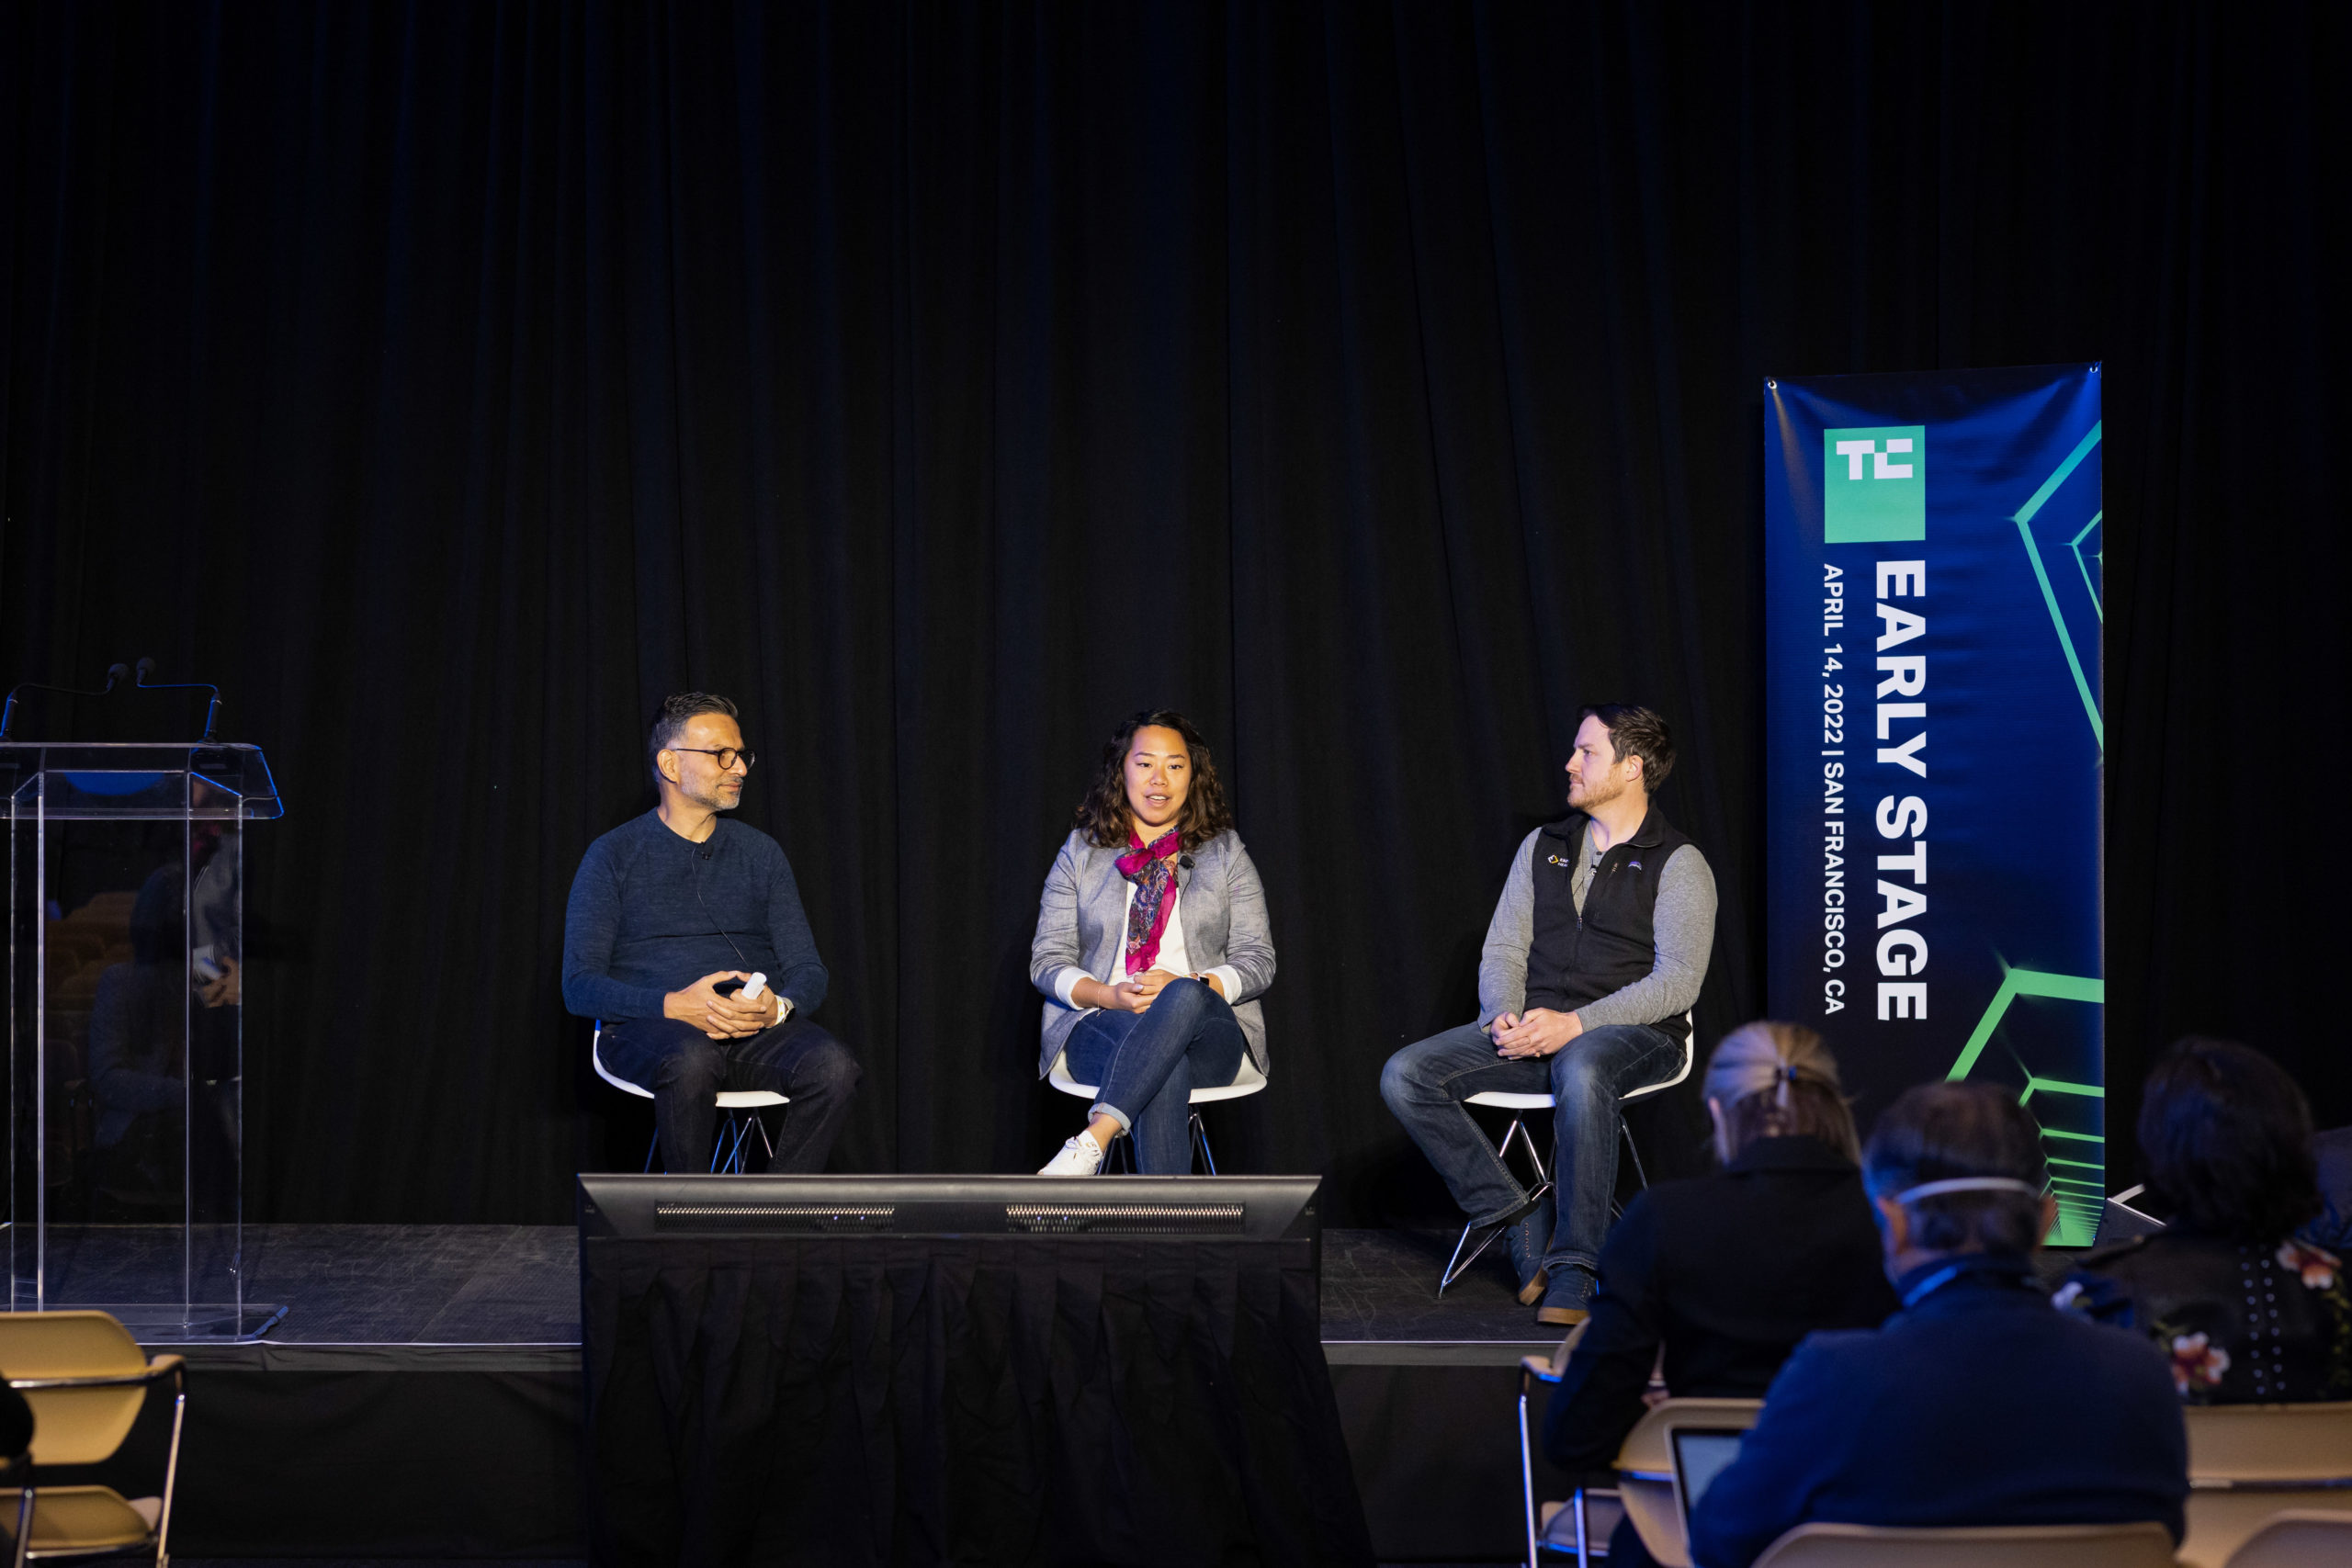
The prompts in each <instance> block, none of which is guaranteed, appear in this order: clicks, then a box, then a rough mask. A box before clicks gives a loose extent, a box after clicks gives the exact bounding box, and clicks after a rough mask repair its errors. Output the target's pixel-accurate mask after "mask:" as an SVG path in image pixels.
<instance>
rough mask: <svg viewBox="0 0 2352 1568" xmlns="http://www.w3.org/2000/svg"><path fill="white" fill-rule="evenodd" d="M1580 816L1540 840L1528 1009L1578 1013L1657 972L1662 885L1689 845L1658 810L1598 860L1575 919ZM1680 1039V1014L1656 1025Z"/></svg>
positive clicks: (1682, 1035)
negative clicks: (1671, 865) (1659, 883)
mask: <svg viewBox="0 0 2352 1568" xmlns="http://www.w3.org/2000/svg"><path fill="white" fill-rule="evenodd" d="M1584 825H1585V817H1584V814H1583V813H1582V812H1578V813H1577V815H1575V816H1573V817H1570V818H1568V819H1567V820H1566V821H1565V822H1555V823H1553V824H1551V825H1550V826H1548V827H1546V828H1545V829H1544V830H1543V831H1541V832H1540V833H1538V834H1536V836H1535V847H1534V861H1535V863H1534V865H1533V866H1532V867H1531V868H1530V869H1531V871H1532V873H1533V874H1534V880H1535V919H1534V931H1533V940H1532V941H1531V942H1529V943H1528V947H1527V1005H1528V1006H1529V1007H1531V1008H1551V1009H1553V1010H1555V1011H1558V1012H1574V1011H1575V1010H1577V1009H1578V1008H1580V1007H1582V1006H1584V1004H1585V1003H1587V1002H1593V1001H1599V1000H1600V998H1603V997H1605V996H1608V995H1609V994H1610V993H1611V992H1612V991H1622V990H1623V989H1624V988H1625V987H1628V986H1630V985H1633V984H1634V982H1635V981H1637V980H1642V979H1645V978H1646V977H1647V976H1648V975H1649V972H1650V971H1651V970H1652V969H1654V968H1656V967H1657V929H1656V927H1655V925H1654V924H1653V923H1652V922H1653V920H1654V919H1655V918H1656V916H1657V881H1658V878H1659V877H1660V876H1662V875H1664V874H1665V873H1666V863H1667V862H1668V860H1670V859H1672V858H1673V856H1674V852H1675V851H1677V850H1679V849H1680V848H1681V847H1682V846H1683V845H1685V844H1687V843H1689V842H1690V841H1691V840H1689V839H1687V838H1685V837H1683V836H1682V833H1681V831H1680V829H1677V828H1676V827H1675V826H1674V824H1673V823H1671V822H1668V820H1667V819H1666V818H1665V817H1664V816H1662V815H1661V814H1660V813H1659V811H1658V809H1657V807H1650V813H1649V815H1648V816H1646V817H1645V818H1642V827H1641V831H1639V832H1637V833H1635V834H1634V836H1633V837H1632V838H1630V839H1628V840H1625V841H1624V842H1623V843H1622V844H1616V845H1612V846H1611V848H1610V850H1609V852H1608V853H1607V854H1604V855H1602V856H1601V857H1600V867H1599V869H1597V870H1595V871H1594V872H1593V874H1592V885H1591V886H1589V887H1588V888H1586V889H1585V895H1584V913H1583V914H1582V915H1578V914H1577V900H1576V894H1575V892H1574V891H1573V888H1572V882H1571V879H1572V878H1573V877H1574V876H1575V875H1576V866H1577V856H1578V855H1580V854H1582V853H1584ZM1656 1022H1657V1027H1658V1028H1660V1029H1663V1030H1665V1031H1666V1032H1668V1033H1669V1034H1671V1035H1673V1036H1674V1037H1675V1038H1676V1039H1678V1040H1680V1039H1683V1038H1685V1037H1686V1034H1687V1029H1686V1026H1685V1025H1684V1023H1683V1021H1682V1015H1681V1014H1680V1013H1677V1014H1675V1015H1674V1016H1673V1017H1672V1018H1661V1019H1658V1020H1657V1021H1656Z"/></svg>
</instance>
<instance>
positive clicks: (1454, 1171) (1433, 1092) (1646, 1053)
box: [1380, 1023, 1686, 1275]
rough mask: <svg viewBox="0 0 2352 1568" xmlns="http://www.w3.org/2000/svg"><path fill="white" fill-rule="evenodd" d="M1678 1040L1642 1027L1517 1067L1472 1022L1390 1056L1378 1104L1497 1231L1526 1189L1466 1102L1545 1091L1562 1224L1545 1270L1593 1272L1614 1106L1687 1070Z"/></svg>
mask: <svg viewBox="0 0 2352 1568" xmlns="http://www.w3.org/2000/svg"><path fill="white" fill-rule="evenodd" d="M1685 1049H1686V1047H1685V1046H1684V1045H1683V1043H1681V1042H1680V1041H1679V1040H1677V1039H1676V1038H1675V1037H1674V1036H1673V1035H1671V1034H1669V1033H1668V1032H1666V1031H1665V1030H1663V1029H1658V1028H1655V1027H1653V1026H1651V1025H1649V1024H1641V1023H1612V1024H1604V1025H1603V1026H1601V1027H1600V1028H1599V1029H1589V1030H1587V1031H1585V1032H1583V1033H1582V1034H1579V1035H1577V1037H1576V1038H1575V1039H1574V1040H1571V1041H1569V1042H1568V1043H1567V1044H1566V1046H1564V1047H1563V1048H1562V1049H1560V1050H1559V1051H1557V1052H1555V1053H1554V1054H1553V1055H1550V1056H1544V1057H1539V1058H1532V1059H1514V1058H1510V1057H1505V1056H1498V1055H1496V1054H1495V1043H1494V1042H1493V1041H1491V1040H1489V1039H1487V1033H1486V1031H1484V1030H1482V1029H1480V1028H1479V1027H1478V1026H1477V1025H1476V1024H1475V1023H1465V1024H1464V1025H1463V1026H1462V1027H1461V1028H1459V1029H1449V1030H1447V1031H1446V1032H1444V1033H1442V1034H1432V1035H1430V1037H1429V1038H1428V1039H1427V1040H1423V1041H1420V1042H1419V1043H1415V1044H1411V1045H1408V1046H1406V1047H1405V1048H1404V1049H1403V1050H1401V1051H1399V1052H1397V1054H1396V1055H1393V1056H1391V1057H1389V1058H1388V1065H1387V1066H1385V1067H1383V1068H1382V1069H1381V1070H1380V1098H1381V1099H1383V1100H1386V1101H1387V1102H1388V1109H1389V1110H1390V1111H1394V1112H1395V1113H1396V1116H1397V1121H1399V1122H1403V1123H1404V1124H1405V1131H1406V1132H1407V1133H1408V1134H1411V1135H1412V1139H1413V1142H1414V1143H1416V1144H1418V1145H1420V1149H1421V1153H1423V1154H1424V1155H1427V1156H1429V1161H1430V1164H1431V1165H1433V1166H1435V1167H1437V1173H1438V1174H1439V1175H1440V1176H1442V1177H1443V1178H1445V1185H1446V1189H1447V1190H1449V1191H1451V1192H1452V1193H1453V1201H1455V1202H1456V1203H1459V1204H1461V1205H1462V1212H1463V1213H1465V1214H1467V1215H1469V1216H1470V1223H1471V1224H1473V1225H1491V1224H1499V1223H1500V1222H1501V1221H1502V1220H1503V1219H1504V1218H1506V1217H1507V1216H1508V1215H1509V1214H1510V1213H1511V1212H1512V1211H1513V1210H1515V1209H1517V1208H1519V1207H1521V1205H1522V1204H1524V1203H1525V1202H1526V1201H1527V1189H1526V1188H1525V1187H1523V1186H1521V1184H1520V1180H1519V1178H1518V1177H1516V1176H1513V1175H1512V1174H1511V1171H1510V1167H1509V1166H1507V1165H1505V1164H1504V1163H1503V1161H1502V1157H1501V1156H1499V1155H1498V1154H1497V1153H1496V1152H1495V1145H1494V1144H1493V1142H1492V1141H1491V1140H1489V1139H1488V1138H1487V1134H1486V1133H1485V1132H1484V1131H1483V1130H1481V1129H1480V1127H1479V1125H1478V1123H1477V1122H1475V1121H1473V1120H1472V1119H1471V1116H1470V1112H1469V1111H1467V1110H1465V1109H1464V1106H1463V1103H1462V1102H1463V1101H1464V1100H1467V1099H1469V1098H1470V1097H1471V1096H1472V1095H1474V1094H1487V1093H1503V1094H1549V1095H1551V1096H1552V1097H1553V1099H1554V1100H1555V1102H1556V1104H1555V1110H1554V1111H1553V1112H1552V1179H1553V1180H1554V1182H1555V1184H1556V1185H1555V1189H1554V1193H1553V1199H1554V1202H1555V1205H1556V1213H1557V1216H1558V1217H1557V1218H1556V1219H1555V1221H1554V1223H1553V1226H1552V1240H1551V1244H1550V1245H1549V1246H1548V1247H1545V1248H1544V1267H1545V1268H1546V1269H1550V1270H1551V1271H1552V1272H1553V1273H1554V1274H1555V1275H1556V1274H1558V1273H1559V1272H1560V1271H1561V1269H1564V1268H1566V1267H1567V1266H1569V1265H1571V1264H1573V1265H1575V1266H1577V1267H1578V1268H1580V1269H1583V1270H1584V1271H1585V1272H1586V1273H1588V1274H1596V1275H1597V1274H1598V1273H1599V1272H1600V1242H1601V1238H1602V1237H1603V1236H1605V1235H1608V1233H1609V1201H1610V1199H1611V1197H1612V1196H1614V1195H1615V1193H1616V1190H1617V1135H1618V1129H1619V1128H1620V1127H1621V1126H1622V1125H1623V1122H1622V1120H1621V1118H1620V1113H1619V1110H1618V1104H1619V1102H1620V1101H1621V1100H1623V1099H1624V1097H1625V1095H1626V1094H1627V1093H1628V1092H1629V1091H1631V1090H1633V1089H1644V1088H1646V1087H1648V1086H1649V1085H1651V1084H1654V1083H1657V1081H1659V1080H1660V1079H1661V1078H1670V1077H1673V1076H1674V1074H1675V1070H1676V1069H1677V1068H1678V1067H1679V1066H1681V1065H1682V1053H1683V1051H1684V1050H1685Z"/></svg>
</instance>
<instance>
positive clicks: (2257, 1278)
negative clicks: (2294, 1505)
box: [2057, 1035, 2352, 1404]
mask: <svg viewBox="0 0 2352 1568" xmlns="http://www.w3.org/2000/svg"><path fill="white" fill-rule="evenodd" d="M2140 1154H2141V1157H2142V1158H2143V1159H2144V1160H2145V1161H2146V1162H2147V1171H2148V1197H2147V1199H2146V1201H2147V1203H2148V1205H2149V1207H2150V1208H2151V1209H2152V1210H2154V1212H2155V1213H2157V1214H2158V1215H2159V1216H2160V1217H2162V1218H2164V1219H2165V1220H2166V1221H2167V1222H2168V1224H2167V1227H2166V1228H2165V1230H2163V1231H2162V1232H2159V1233H2158V1234H2156V1235H2143V1236H2133V1237H2131V1238H2130V1239H2128V1240H2125V1241H2120V1242H2117V1243H2114V1244H2112V1245H2110V1246H2108V1247H2101V1248H2099V1249H2098V1251H2096V1252H2094V1253H2092V1254H2091V1255H2090V1256H2089V1257H2088V1258H2085V1259H2084V1260H2083V1265H2082V1267H2081V1268H2080V1269H2077V1270H2076V1271H2075V1273H2074V1274H2073V1275H2072V1276H2071V1277H2070V1278H2069V1279H2068V1280H2067V1281H2066V1283H2065V1285H2064V1288H2062V1289H2061V1290H2060V1291H2059V1292H2058V1297H2057V1300H2058V1304H2059V1305H2061V1306H2064V1307H2071V1308H2073V1309H2074V1310H2075V1311H2077V1312H2083V1313H2087V1314H2090V1315H2091V1316H2093V1317H2096V1318H2098V1319H2100V1320H2101V1321H2103V1322H2108V1323H2113V1324H2117V1325H2120V1326H2122V1327H2125V1328H2131V1329H2136V1330H2138V1331H2139V1332H2140V1333H2143V1334H2145V1335H2146V1336H2148V1337H2150V1338H2151V1339H2154V1341H2155V1342H2156V1348H2158V1349H2160V1350H2162V1351H2163V1352H2164V1353H2165V1356H2166V1357H2167V1358H2169V1359H2171V1361H2172V1381H2173V1387H2174V1389H2175V1390H2176V1391H2177V1393H2179V1394H2180V1396H2181V1398H2182V1399H2184V1400H2186V1401H2188V1403H2189V1404H2241V1403H2246V1402H2252V1403H2255V1404H2285V1403H2293V1402H2300V1401H2304V1400H2335V1399H2352V1295H2347V1293H2346V1283H2345V1279H2344V1266H2343V1264H2342V1262H2341V1261H2339V1260H2338V1259H2337V1258H2336V1257H2335V1254H2334V1253H2332V1252H2327V1251H2324V1250H2323V1249H2322V1248H2320V1247H2313V1246H2312V1245H2311V1244H2309V1243H2308V1242H2304V1241H2300V1240H2298V1239H2297V1238H2296V1236H2295V1235H2294V1232H2295V1228H2296V1227H2297V1226H2298V1225H2301V1224H2303V1223H2304V1222H2305V1221H2307V1220H2309V1219H2311V1218H2312V1216H2314V1215H2316V1214H2317V1213H2319V1212H2320V1199H2319V1187H2318V1182H2317V1179H2316V1177H2315V1174H2314V1168H2313V1164H2312V1112H2311V1106H2310V1105H2309V1103H2308V1102H2306V1101H2305V1100H2304V1099H2303V1091H2302V1090H2301V1089H2298V1088H2296V1087H2295V1081H2294V1079H2292V1078H2290V1077H2288V1076H2287V1075H2286V1074H2285V1073H2284V1072H2283V1071H2281V1070H2280V1069H2279V1067H2278V1064H2277V1063H2275V1062H2273V1061H2271V1059H2270V1058H2269V1057H2267V1056H2266V1055H2263V1054H2262V1053H2261V1052H2259V1051H2256V1050H2254V1049H2252V1048H2251V1047H2248V1046H2245V1045H2240V1044H2236V1043H2233V1042H2231V1041H2227V1040H2206V1039H2199V1038H2198V1037H2196V1036H2194V1035H2192V1036H2190V1037H2188V1039H2185V1040H2182V1041H2180V1042H2178V1043H2176V1044H2175V1045H2174V1046H2173V1047H2172V1049H2171V1050H2169V1051H2167V1052H2166V1053H2165V1055H2164V1056H2163V1058H2162V1059H2161V1060H2159V1061H2158V1062H2157V1063H2156V1066H2155V1070H2154V1072H2152V1073H2150V1074H2149V1075H2148V1084H2147V1089H2146V1090H2145V1091H2144V1095H2143V1099H2142V1100H2141V1101H2140Z"/></svg>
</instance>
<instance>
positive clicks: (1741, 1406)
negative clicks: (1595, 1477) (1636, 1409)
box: [1617, 1399, 1764, 1568]
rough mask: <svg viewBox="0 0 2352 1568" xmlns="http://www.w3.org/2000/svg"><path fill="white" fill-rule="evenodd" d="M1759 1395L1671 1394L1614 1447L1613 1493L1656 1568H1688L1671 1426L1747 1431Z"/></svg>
mask: <svg viewBox="0 0 2352 1568" xmlns="http://www.w3.org/2000/svg"><path fill="white" fill-rule="evenodd" d="M1763 1408H1764V1402H1763V1401H1762V1400H1760V1399H1669V1400H1667V1401H1665V1402H1664V1403H1663V1404H1659V1405H1657V1407H1656V1408H1655V1409H1653V1410H1652V1411H1651V1412H1650V1413H1649V1414H1648V1415H1646V1416H1643V1417H1642V1418H1641V1420H1639V1421H1638V1422H1636V1423H1634V1429H1633V1430H1632V1431H1630V1432H1628V1433H1626V1434H1625V1441H1624V1443H1623V1446H1621V1447H1620V1448H1619V1449H1618V1450H1617V1475H1618V1480H1617V1492H1618V1496H1619V1497H1620V1498H1621V1499H1622V1500H1623V1503H1624V1506H1625V1514H1626V1517H1629V1518H1631V1519H1632V1520H1633V1521H1634V1530H1635V1531H1636V1532H1637V1533H1638V1534H1639V1535H1640V1536H1641V1538H1642V1544H1643V1545H1644V1546H1645V1547H1647V1548H1648V1549H1649V1553H1650V1556H1651V1557H1652V1558H1654V1559H1655V1560H1657V1562H1658V1563H1659V1564H1660V1568H1690V1563H1691V1545H1690V1542H1689V1541H1687V1540H1684V1539H1683V1533H1682V1512H1681V1510H1680V1509H1679V1507H1677V1506H1675V1501H1674V1437H1673V1433H1674V1429H1675V1428H1676V1427H1711V1428H1713V1429H1715V1430H1719V1431H1720V1430H1724V1429H1726V1428H1733V1427H1736V1428H1737V1429H1739V1430H1741V1431H1746V1430H1747V1428H1748V1427H1753V1426H1755V1425H1756V1417H1757V1416H1758V1414H1759V1413H1760V1412H1762V1410H1763Z"/></svg>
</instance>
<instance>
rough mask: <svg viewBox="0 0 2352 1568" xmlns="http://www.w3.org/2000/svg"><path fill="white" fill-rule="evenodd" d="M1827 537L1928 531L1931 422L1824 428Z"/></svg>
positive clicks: (1861, 540)
mask: <svg viewBox="0 0 2352 1568" xmlns="http://www.w3.org/2000/svg"><path fill="white" fill-rule="evenodd" d="M1821 443H1822V474H1821V537H1822V542H1823V543H1824V544H1830V545H1867V544H1877V543H1882V542H1886V541H1894V540H1902V539H1924V538H1926V537H1927V536H1928V427H1927V426H1926V425H1924V424H1889V425H1882V426H1880V427H1879V428H1877V429H1875V430H1825V431H1823V432H1822V433H1821Z"/></svg>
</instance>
